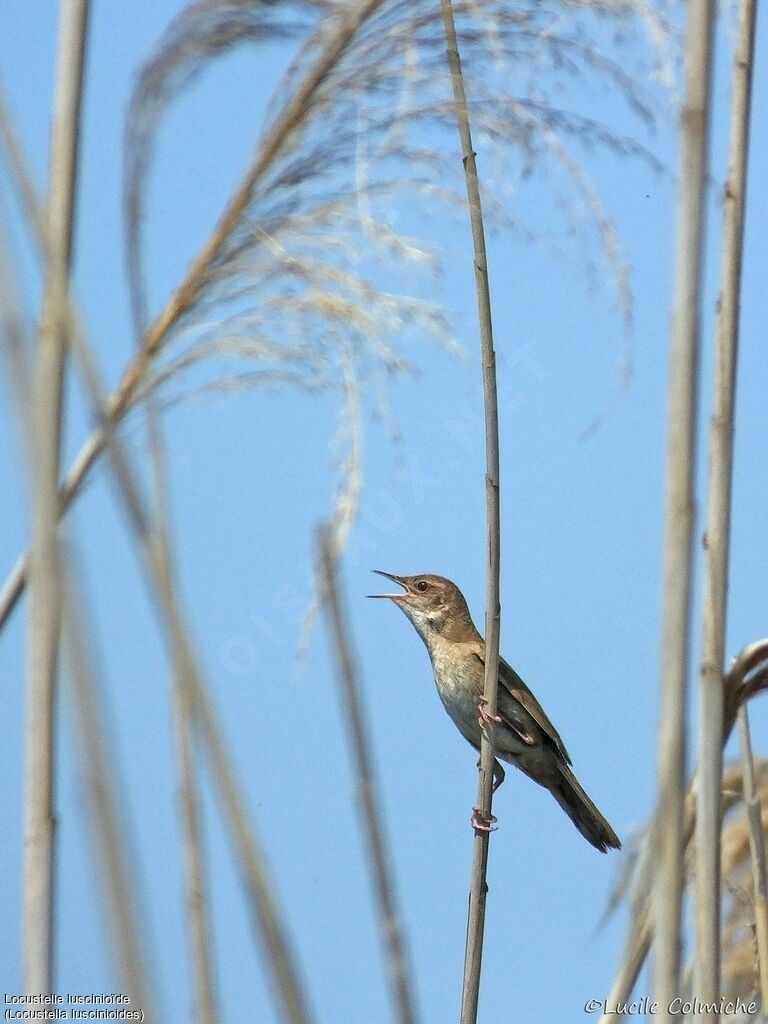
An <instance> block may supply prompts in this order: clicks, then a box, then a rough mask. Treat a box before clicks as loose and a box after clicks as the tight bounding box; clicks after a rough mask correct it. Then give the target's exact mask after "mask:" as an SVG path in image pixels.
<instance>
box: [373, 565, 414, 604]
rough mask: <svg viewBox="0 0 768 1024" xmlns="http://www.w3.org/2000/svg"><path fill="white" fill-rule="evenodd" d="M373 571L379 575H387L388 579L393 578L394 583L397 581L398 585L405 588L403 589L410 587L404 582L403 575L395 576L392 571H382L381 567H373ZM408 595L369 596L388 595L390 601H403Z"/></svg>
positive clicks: (375, 595)
mask: <svg viewBox="0 0 768 1024" xmlns="http://www.w3.org/2000/svg"><path fill="white" fill-rule="evenodd" d="M372 571H373V572H375V573H376V575H377V576H385V577H386V578H387V579H388V580H392V582H393V583H397V584H398V586H400V587H402V588H403V590H407V589H408V587H407V585H406V584H405V583H403V579H402V577H401V576H393V575H392V573H391V572H382V571H381V569H373V570H372ZM407 596H408V595H407V594H368V597H386V598H389V600H390V601H402V600H403V599H404V598H405V597H407Z"/></svg>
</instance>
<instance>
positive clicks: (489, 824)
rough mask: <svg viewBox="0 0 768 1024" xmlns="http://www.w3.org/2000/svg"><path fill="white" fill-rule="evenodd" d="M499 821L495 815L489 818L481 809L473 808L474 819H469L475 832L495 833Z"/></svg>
mask: <svg viewBox="0 0 768 1024" xmlns="http://www.w3.org/2000/svg"><path fill="white" fill-rule="evenodd" d="M498 820H499V819H498V818H497V817H496V815H495V814H492V815H491V816H490V817H489V818H486V817H484V816H483V812H482V810H481V809H480V808H479V807H473V808H472V817H471V818H470V819H469V823H470V825H471V826H472V828H473V829H474V830H475V832H495V831H496V829H497V825H496V822H497V821H498Z"/></svg>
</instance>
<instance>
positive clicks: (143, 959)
mask: <svg viewBox="0 0 768 1024" xmlns="http://www.w3.org/2000/svg"><path fill="white" fill-rule="evenodd" d="M63 569H64V572H63V576H64V578H65V579H64V582H63V583H62V587H63V589H64V591H65V598H64V600H65V609H64V614H65V621H64V626H63V633H64V636H63V641H64V645H65V648H66V652H67V656H68V663H69V674H70V676H71V692H72V698H73V704H74V709H75V721H76V728H77V732H78V734H79V741H80V746H81V749H82V751H83V759H82V764H83V774H84V781H85V788H86V791H87V793H88V796H89V800H90V804H91V814H92V818H93V826H94V832H95V837H96V844H97V848H98V854H99V858H100V860H101V868H102V871H101V874H102V885H103V889H104V897H105V903H106V905H107V907H108V908H109V911H108V913H107V915H106V917H107V925H108V928H109V932H110V934H111V938H112V942H113V946H114V949H115V959H116V961H117V964H118V967H119V973H120V977H121V979H122V981H123V984H124V986H125V992H126V994H127V995H128V996H129V997H130V999H131V1009H133V1010H138V1009H140V1010H142V1011H143V1012H144V1018H143V1019H144V1020H146V1021H147V1022H148V1024H158V1022H159V1020H160V1018H159V1017H158V1015H157V1001H156V998H155V994H154V991H153V988H154V987H153V985H152V983H151V980H150V976H151V972H150V969H149V964H148V957H147V954H146V952H145V951H146V948H147V942H146V934H147V930H146V928H145V927H144V926H143V924H142V922H141V920H140V915H139V912H138V908H137V906H136V903H137V898H138V892H139V887H138V885H137V872H136V871H135V869H134V867H133V865H132V864H131V857H130V837H131V829H130V828H129V827H127V825H126V821H125V817H124V808H125V800H124V799H122V797H121V794H120V786H119V785H118V779H117V775H116V768H115V751H114V747H113V745H112V744H111V743H110V739H109V736H110V730H109V727H108V722H107V719H106V714H105V709H104V707H103V700H102V692H101V691H102V687H101V686H100V685H99V683H98V682H97V674H96V672H95V669H94V658H93V653H92V650H91V641H90V640H89V638H90V637H92V636H93V630H92V623H90V622H87V621H86V619H85V617H84V614H83V608H84V595H83V593H82V592H81V591H78V592H77V593H76V594H75V593H73V587H72V585H71V583H68V580H69V578H70V577H71V573H70V571H69V567H67V566H66V565H63Z"/></svg>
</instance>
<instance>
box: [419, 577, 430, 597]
mask: <svg viewBox="0 0 768 1024" xmlns="http://www.w3.org/2000/svg"><path fill="white" fill-rule="evenodd" d="M416 589H417V590H420V591H421V592H422V594H423V593H424V591H425V590H429V584H428V583H427V581H426V580H419V582H418V583H417V584H416Z"/></svg>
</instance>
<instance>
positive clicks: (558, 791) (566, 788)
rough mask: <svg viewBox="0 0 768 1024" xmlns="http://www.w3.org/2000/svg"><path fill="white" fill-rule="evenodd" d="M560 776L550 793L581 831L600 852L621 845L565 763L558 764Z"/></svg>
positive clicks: (615, 848)
mask: <svg viewBox="0 0 768 1024" xmlns="http://www.w3.org/2000/svg"><path fill="white" fill-rule="evenodd" d="M559 769H560V778H559V780H558V782H557V783H556V784H555V786H554V787H553V788H552V795H553V796H554V798H555V800H557V802H558V803H559V804H560V806H561V807H562V808H563V810H564V811H565V813H566V814H567V815H568V817H569V818H570V819H571V821H572V822H573V823H574V825H575V826H576V828H577V829H578V830H579V832H581V834H582V835H583V836H584V838H585V839H586V840H587V841H588V842H590V843H592V845H593V846H594V847H595V848H596V849H598V850H599V851H600V852H601V853H607V852H608V849H609V848H612V849H614V850H618V849H619V848H620V847H621V842H620V841H619V837H618V836H617V835H616V833H615V832H614V831H613V829H612V828H611V826H610V825H609V824H608V822H607V821H606V820H605V818H604V817H603V816H602V814H601V813H600V811H598V809H597V808H596V807H595V805H594V804H593V803H592V801H591V800H590V799H589V797H588V796H587V794H586V793H585V792H584V790H583V789H582V787H581V784H580V783H579V780H578V779H577V778H576V776H575V775H574V774H573V772H572V771H571V769H570V768H568V767H567V765H564V764H561V765H559Z"/></svg>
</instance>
